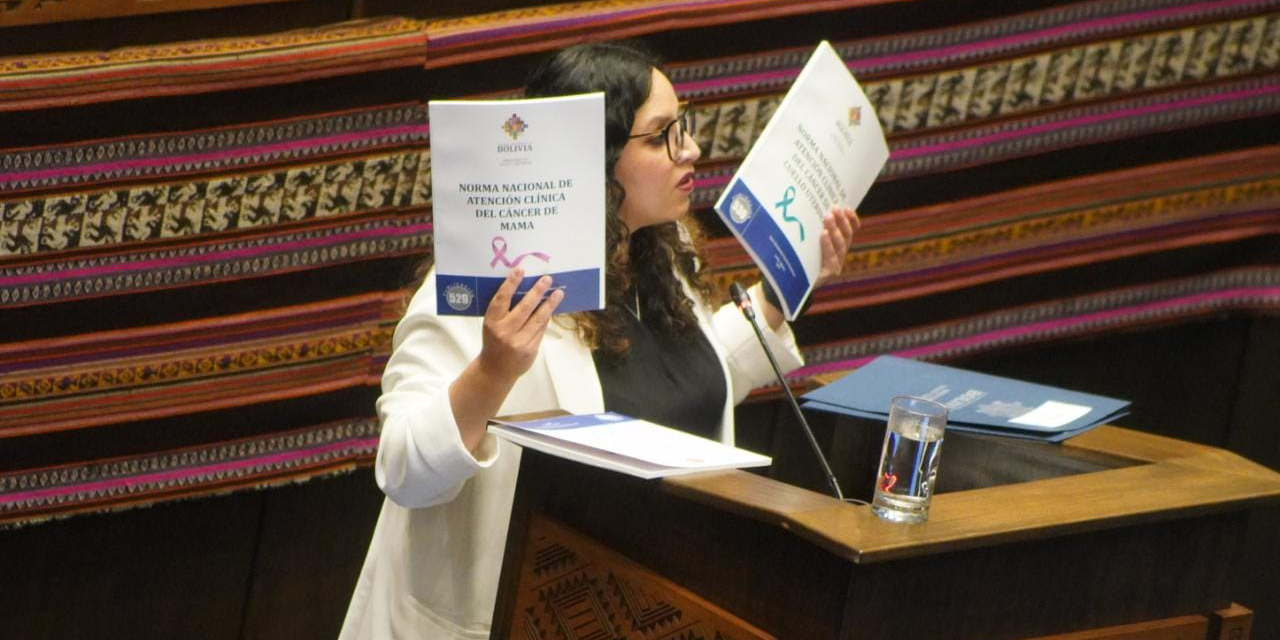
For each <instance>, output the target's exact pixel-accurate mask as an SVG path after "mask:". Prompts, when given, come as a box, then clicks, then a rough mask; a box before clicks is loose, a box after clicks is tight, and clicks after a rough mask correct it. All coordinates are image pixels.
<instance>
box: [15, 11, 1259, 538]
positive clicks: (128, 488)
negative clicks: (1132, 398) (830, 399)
mask: <svg viewBox="0 0 1280 640" xmlns="http://www.w3.org/2000/svg"><path fill="white" fill-rule="evenodd" d="M985 4H987V5H998V6H984V7H981V8H957V7H955V6H952V3H943V2H931V1H928V0H916V1H913V2H911V1H900V2H884V3H874V2H865V1H862V2H860V1H852V0H845V1H840V0H826V1H821V2H803V3H802V2H763V1H761V0H754V1H752V0H683V1H679V2H676V1H673V0H647V1H634V0H633V1H599V2H583V3H574V4H571V5H552V6H547V7H540V8H535V9H525V10H518V11H510V12H505V13H497V14H486V15H480V16H473V17H469V18H460V19H450V20H439V21H432V20H415V19H403V18H386V19H375V20H369V21H362V22H353V23H345V24H339V25H334V26H332V27H329V28H324V29H316V30H310V31H301V32H289V33H281V34H276V35H271V36H263V37H251V38H250V37H246V38H231V39H222V40H210V41H201V42H189V43H179V44H172V45H164V46H151V47H141V48H130V49H121V50H115V51H109V52H100V53H99V52H92V53H69V54H54V55H44V56H31V57H23V58H10V59H0V319H2V320H0V327H3V329H0V524H7V525H18V524H31V523H33V522H36V521H40V520H43V519H48V518H51V517H61V516H67V515H70V514H75V513H79V512H85V511H95V510H103V509H116V508H123V507H127V506H135V505H139V504H149V503H154V502H157V501H163V500H171V499H177V498H187V497H192V496H200V495H211V494H216V493H223V492H229V491H236V490H243V489H250V488H260V487H264V486H270V485H274V484H279V483H285V482H293V481H300V480H305V479H309V478H313V477H317V476H322V475H325V474H332V473H337V472H341V471H344V470H349V469H351V468H353V467H355V466H357V465H366V464H368V463H369V462H370V461H371V459H372V456H373V452H374V448H375V446H376V441H377V430H378V427H377V423H376V420H375V418H374V414H373V400H374V398H376V395H377V382H378V378H379V375H380V370H381V366H382V364H383V362H384V361H385V357H386V355H387V351H388V346H389V341H390V335H391V330H392V328H393V326H394V323H395V321H396V319H397V317H398V315H399V313H400V304H401V299H402V295H403V287H405V286H406V283H407V282H408V278H409V274H410V272H411V270H412V266H413V265H414V264H415V263H416V262H417V261H418V260H420V259H421V257H422V256H423V255H424V254H425V252H426V251H428V250H429V248H430V246H431V194H430V189H429V186H430V174H429V171H430V152H429V147H428V140H429V139H428V123H427V121H426V108H425V104H426V100H427V99H430V98H435V97H440V98H445V97H449V98H457V97H463V96H486V97H488V96H504V95H514V94H515V91H516V88H517V87H518V86H519V84H520V81H521V78H522V76H523V73H524V71H525V70H526V69H527V67H528V64H529V62H530V60H531V58H532V57H533V56H535V55H537V54H538V53H540V52H543V51H546V50H550V49H553V48H555V47H557V46H560V45H562V44H564V43H567V42H571V41H574V40H576V39H580V38H582V37H584V36H587V35H590V36H592V37H599V38H604V37H616V36H642V37H645V38H646V39H647V40H649V41H650V42H651V43H652V44H653V45H654V46H655V47H656V48H658V49H659V50H661V51H664V52H666V53H667V54H668V57H669V58H670V65H669V72H670V74H671V77H672V79H673V80H674V82H675V84H676V87H677V90H678V91H679V92H680V93H681V94H682V95H683V96H684V97H687V98H688V99H690V100H692V101H693V104H694V110H695V117H696V123H697V127H696V133H695V135H696V137H697V139H698V142H699V144H700V145H701V146H702V148H703V160H702V162H701V163H700V165H699V167H698V182H697V185H698V186H697V190H696V194H695V197H696V201H697V203H698V206H699V207H700V211H699V213H698V217H699V218H700V219H701V220H703V221H704V222H705V223H706V224H707V226H708V227H709V230H710V231H711V235H712V236H713V239H712V241H711V243H710V246H709V254H710V258H711V264H712V267H713V270H714V274H715V277H716V278H717V280H718V282H719V284H720V285H721V286H725V285H727V284H728V283H729V282H731V281H733V280H738V279H742V280H753V279H755V278H756V277H757V276H756V273H755V270H754V268H753V267H752V266H751V264H750V261H749V259H748V258H747V256H746V254H745V253H744V252H743V251H742V250H741V249H740V248H739V247H738V246H737V245H736V244H735V242H734V241H733V240H732V239H731V238H729V237H727V236H726V235H725V232H724V230H723V228H722V227H720V226H719V225H718V223H717V222H716V221H715V219H714V216H712V215H711V214H709V212H708V211H707V207H708V206H709V205H710V203H711V202H712V201H713V200H714V199H715V198H716V196H717V195H718V193H719V190H720V189H721V188H723V187H724V186H725V184H726V183H727V181H728V179H729V177H730V176H731V175H732V173H733V171H734V169H735V167H736V166H737V163H738V162H739V161H740V160H741V158H742V157H743V155H744V154H745V151H746V150H747V149H748V148H749V147H750V145H751V142H752V140H753V137H754V136H755V135H757V134H758V132H759V131H760V130H761V129H762V127H763V126H764V124H765V122H767V120H768V118H769V116H770V114H771V113H772V111H773V110H774V108H776V106H777V104H778V102H779V100H780V98H781V96H782V94H783V93H784V92H785V91H786V89H787V87H788V85H789V83H790V82H791V81H792V79H793V78H794V77H795V74H796V73H797V72H798V70H799V68H800V66H801V65H802V64H803V61H804V60H805V58H806V56H807V55H808V53H809V52H810V51H811V50H812V46H813V45H814V44H815V43H816V41H817V40H818V39H822V38H826V39H830V40H831V41H832V42H833V44H834V45H835V46H836V48H837V50H838V51H839V52H840V53H841V55H842V56H843V57H844V59H845V60H846V61H847V62H848V64H849V67H850V69H851V70H852V71H853V72H854V73H855V74H856V75H857V76H858V78H859V79H860V81H861V82H862V83H863V85H864V87H865V88H866V89H867V91H868V93H869V95H870V96H871V97H872V100H873V102H874V103H875V104H876V105H877V110H878V115H879V118H880V120H881V122H882V124H883V126H884V129H885V131H886V132H887V134H888V135H889V138H890V145H891V148H892V156H891V160H890V162H889V164H888V166H887V168H886V169H885V171H884V173H883V174H882V176H881V178H880V181H879V183H878V184H877V185H876V186H875V187H874V188H873V189H872V192H871V194H870V196H869V197H868V199H867V201H866V202H865V203H864V205H863V207H862V213H863V214H864V218H865V226H864V228H863V230H862V232H861V233H860V235H859V238H858V243H857V246H856V247H855V249H854V250H853V251H852V252H851V253H850V255H849V256H848V267H849V268H848V269H847V275H846V278H845V279H844V281H843V282H841V283H839V284H836V285H833V286H830V287H827V288H825V289H823V290H821V291H820V292H819V293H818V294H817V296H816V301H815V304H814V305H813V308H812V310H811V311H810V314H809V316H807V317H806V318H804V319H802V320H801V321H800V322H799V323H798V325H797V331H798V334H799V336H800V339H801V342H802V345H803V348H804V350H805V351H806V353H807V356H808V360H809V365H808V366H807V367H806V369H804V370H802V371H801V372H798V373H797V374H796V376H797V377H798V378H799V377H802V376H805V375H808V374H812V373H817V372H824V371H832V370H846V369H850V368H853V367H856V366H858V365H859V364H860V363H862V362H865V361H866V360H867V359H869V358H871V357H873V356H875V355H877V354H881V353H897V354H901V355H908V356H912V357H918V358H925V359H934V360H944V361H945V360H949V359H954V358H957V357H961V356H964V355H970V354H975V353H982V352H987V351H992V350H996V349H1009V348H1016V347H1019V346H1025V345H1032V344H1036V343H1042V342H1046V341H1057V340H1063V339H1068V338H1080V337H1084V336H1089V335H1096V334H1101V333H1105V332H1113V331H1118V330H1136V329H1141V328H1143V327H1148V326H1152V325H1157V324H1168V323H1175V322H1182V321H1187V320H1192V319H1202V318H1206V317H1223V316H1243V317H1252V316H1256V315H1259V314H1275V313H1277V312H1278V311H1280V257H1278V254H1280V241H1278V240H1277V234H1278V233H1280V126H1277V122H1280V119H1278V118H1277V113H1278V112H1280V44H1277V43H1280V0H1211V1H1201V2H1195V1H1186V0H1147V1H1144V2H1137V1H1133V0H1100V1H1091V2H1075V3H1062V2H1031V1H1020V2H1010V3H985Z"/></svg>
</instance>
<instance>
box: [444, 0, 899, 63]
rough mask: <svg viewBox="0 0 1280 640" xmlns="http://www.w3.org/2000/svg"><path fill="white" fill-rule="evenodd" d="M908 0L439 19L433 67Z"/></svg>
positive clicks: (672, 5) (604, 3) (629, 2)
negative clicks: (583, 42)
mask: <svg viewBox="0 0 1280 640" xmlns="http://www.w3.org/2000/svg"><path fill="white" fill-rule="evenodd" d="M903 1H904V0H592V1H587V2H570V3H565V4H553V5H544V6H538V7H529V8H524V9H513V10H509V11H499V12H494V13H487V14H481V15H474V16H466V17H461V18H449V19H444V20H433V21H430V22H427V23H426V24H425V25H424V27H423V28H424V30H425V32H426V34H427V38H428V41H429V43H430V47H431V55H430V56H429V57H428V59H427V66H428V67H441V66H449V65H456V64H462V63H467V62H476V61H479V60H487V59H492V58H497V57H507V56H511V55H519V54H524V53H530V52H535V51H547V50H550V49H555V48H558V47H561V46H564V45H566V44H569V43H571V42H573V41H576V40H578V39H581V38H582V37H584V36H587V35H590V36H591V37H593V38H621V37H628V36H636V35H640V34H645V33H654V32H661V31H666V30H671V29H688V28H694V27H702V26H713V25H721V24H732V23H737V22H746V21H749V20H759V19H764V18H777V17H783V16H790V15H799V14H808V13H818V12H823V11H834V10H838V9H849V8H854V7H859V6H868V5H873V4H887V3H892V2H903Z"/></svg>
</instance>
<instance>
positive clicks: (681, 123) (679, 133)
mask: <svg viewBox="0 0 1280 640" xmlns="http://www.w3.org/2000/svg"><path fill="white" fill-rule="evenodd" d="M677 108H678V109H679V111H677V112H676V119H675V120H672V121H671V122H668V123H667V126H665V127H663V128H661V129H659V130H657V131H649V132H646V133H636V134H632V135H630V136H627V139H628V140H630V139H631V138H644V137H649V136H653V137H657V136H662V139H663V140H664V141H666V144H667V157H668V158H670V159H671V161H672V162H676V156H678V155H679V154H680V153H681V152H682V151H684V134H685V133H693V118H692V117H691V116H690V115H689V103H688V102H681V103H680V104H679V105H677Z"/></svg>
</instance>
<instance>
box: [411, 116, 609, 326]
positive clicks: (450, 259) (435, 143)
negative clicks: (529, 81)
mask: <svg viewBox="0 0 1280 640" xmlns="http://www.w3.org/2000/svg"><path fill="white" fill-rule="evenodd" d="M428 112H429V117H430V122H431V191H432V209H433V220H434V233H435V270H436V275H435V279H436V282H435V284H436V312H437V313H439V314H441V315H473V316H475V315H484V312H485V310H486V309H487V308H488V306H489V300H490V299H491V298H492V297H493V294H494V292H496V291H497V290H498V286H499V285H501V284H502V281H503V280H504V279H505V278H506V276H507V272H508V271H509V270H510V269H511V268H512V267H516V266H519V267H520V268H521V269H523V270H524V273H525V278H524V281H523V282H521V284H520V287H519V288H518V290H517V293H516V296H515V299H516V300H518V299H519V298H520V297H521V296H522V295H523V294H524V292H526V291H528V289H529V287H531V286H532V284H533V282H534V281H535V280H536V279H537V278H538V277H539V276H542V275H546V274H550V275H551V276H552V278H553V280H554V284H553V285H552V286H554V287H556V288H563V289H564V292H565V297H564V300H563V301H562V302H561V303H560V306H559V307H558V308H557V309H556V312H557V313H569V312H573V311H584V310H588V309H600V308H602V307H603V306H604V260H605V240H604V225H605V187H604V175H605V172H604V94H603V93H591V94H583V95H576V96H564V97H556V98H533V99H526V100H456V101H455V100H433V101H431V102H430V103H429V104H428Z"/></svg>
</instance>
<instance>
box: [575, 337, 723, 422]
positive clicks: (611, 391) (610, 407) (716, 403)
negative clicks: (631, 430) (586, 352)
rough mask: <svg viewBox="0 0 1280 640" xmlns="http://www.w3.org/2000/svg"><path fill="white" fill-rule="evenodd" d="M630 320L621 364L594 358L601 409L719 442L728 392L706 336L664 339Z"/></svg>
mask: <svg viewBox="0 0 1280 640" xmlns="http://www.w3.org/2000/svg"><path fill="white" fill-rule="evenodd" d="M643 315H644V314H643V313H642V314H641V316H643ZM628 320H629V322H628V323H627V337H629V338H630V339H631V350H630V351H629V352H628V353H627V354H626V355H625V356H623V357H622V359H620V360H613V361H610V360H606V359H603V358H601V357H600V354H599V352H595V353H594V354H593V357H594V358H595V363H596V373H597V374H598V375H599V376H600V386H601V388H602V389H603V391H604V408H605V410H606V411H616V412H618V413H621V414H624V415H628V416H631V417H632V418H641V419H644V420H648V421H650V422H656V423H658V424H661V425H666V426H668V427H674V428H676V429H680V430H682V431H687V432H689V433H692V434H694V435H699V436H702V437H704V438H711V439H719V435H720V420H721V418H722V417H723V416H724V402H725V395H726V393H727V391H726V385H725V379H724V370H723V369H722V368H721V367H720V359H719V358H718V357H716V352H715V349H714V348H712V346H711V343H710V342H709V341H707V336H706V334H705V333H703V332H702V331H701V330H695V331H693V332H692V333H693V334H694V335H690V336H668V335H664V334H663V333H662V332H661V331H659V330H657V329H654V328H653V327H650V326H649V324H648V323H646V322H642V321H641V320H639V319H638V318H636V316H635V315H634V314H629V315H628Z"/></svg>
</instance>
